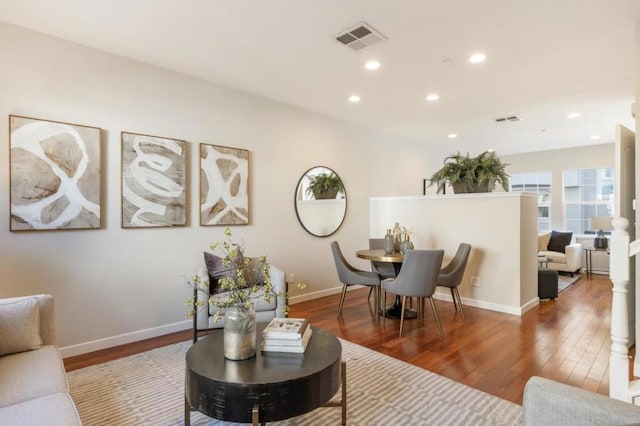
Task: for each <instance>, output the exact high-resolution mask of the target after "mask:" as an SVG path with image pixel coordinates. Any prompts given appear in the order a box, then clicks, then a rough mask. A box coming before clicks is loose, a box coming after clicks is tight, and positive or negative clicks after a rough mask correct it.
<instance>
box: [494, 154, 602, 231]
mask: <svg viewBox="0 0 640 426" xmlns="http://www.w3.org/2000/svg"><path fill="white" fill-rule="evenodd" d="M500 159H501V160H502V161H503V162H505V163H507V164H509V166H508V167H507V173H509V174H513V173H531V172H551V229H556V230H561V229H565V228H564V206H563V195H562V172H563V170H570V169H589V168H602V167H613V166H614V144H613V143H607V144H600V145H592V146H588V147H579V148H567V149H557V150H553V151H540V152H532V153H529V154H517V155H503V156H501V157H500Z"/></svg>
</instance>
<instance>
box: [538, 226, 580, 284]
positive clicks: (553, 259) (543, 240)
mask: <svg viewBox="0 0 640 426" xmlns="http://www.w3.org/2000/svg"><path fill="white" fill-rule="evenodd" d="M554 235H555V237H554ZM571 241H572V235H571V232H562V231H552V232H545V233H542V234H538V256H539V257H545V258H546V259H547V260H548V262H546V264H545V265H544V266H545V267H546V268H548V269H553V270H556V271H562V272H569V273H570V274H571V275H572V276H573V274H574V272H579V271H580V269H581V268H582V244H580V243H571ZM550 248H552V249H553V250H550ZM562 248H564V253H562V252H561V251H560V250H562Z"/></svg>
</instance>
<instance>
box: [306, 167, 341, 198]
mask: <svg viewBox="0 0 640 426" xmlns="http://www.w3.org/2000/svg"><path fill="white" fill-rule="evenodd" d="M339 192H344V186H343V184H342V180H340V178H339V177H338V175H336V174H335V173H324V172H323V173H320V174H317V175H315V176H313V177H312V178H310V180H309V187H308V188H307V190H306V193H307V195H313V198H315V199H316V200H330V199H333V198H336V196H337V195H338V193H339Z"/></svg>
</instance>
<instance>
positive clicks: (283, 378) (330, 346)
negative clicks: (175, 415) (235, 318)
mask: <svg viewBox="0 0 640 426" xmlns="http://www.w3.org/2000/svg"><path fill="white" fill-rule="evenodd" d="M265 326H266V324H259V325H258V327H257V336H258V347H259V346H260V341H261V340H262V330H263V329H264V327H265ZM312 329H313V336H312V337H311V340H310V341H309V345H308V346H307V349H306V351H305V352H304V353H303V354H292V353H275V352H261V351H260V350H258V353H257V354H256V356H254V357H253V358H249V359H246V360H241V361H231V360H227V359H225V358H224V351H223V340H224V330H222V329H219V330H214V331H213V332H212V333H210V334H209V335H208V336H206V337H203V338H202V339H200V340H199V341H198V342H196V343H195V344H194V345H193V346H191V348H189V350H188V351H187V355H186V379H185V414H184V422H185V426H189V425H190V423H191V411H193V410H195V411H199V412H201V413H203V414H206V415H207V416H209V417H213V418H215V419H218V420H225V421H231V422H239V423H251V424H253V425H254V426H257V425H258V424H262V425H264V424H265V423H266V422H272V421H277V420H282V419H287V418H290V417H295V416H299V415H301V414H304V413H308V412H309V411H312V410H314V409H316V408H318V407H322V406H325V407H341V408H342V424H343V425H344V424H346V421H347V373H346V364H345V363H344V362H342V360H341V357H342V345H341V344H340V341H339V340H338V339H337V338H336V337H335V336H334V335H332V334H331V333H328V332H326V331H324V330H322V329H319V328H316V327H312ZM341 384H342V399H341V401H339V402H331V401H330V399H331V398H332V397H333V396H334V395H335V394H336V392H337V391H338V389H340V386H341Z"/></svg>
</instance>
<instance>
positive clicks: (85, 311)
mask: <svg viewBox="0 0 640 426" xmlns="http://www.w3.org/2000/svg"><path fill="white" fill-rule="evenodd" d="M76 6H77V5H76ZM96 7H97V6H96ZM629 7H631V6H629ZM103 12H104V11H103ZM105 14H106V12H105ZM42 16H46V14H43V15H42ZM3 18H4V19H6V20H7V21H8V22H10V21H11V20H10V19H9V18H10V17H9V16H3V15H0V20H2V21H3V22H1V23H0V52H2V57H3V66H2V67H0V94H1V96H0V113H1V115H3V116H4V117H8V116H9V115H20V116H27V117H33V118H40V119H46V120H53V121H60V122H66V123H78V124H82V125H87V126H95V127H99V128H100V129H102V130H101V136H102V162H103V164H102V179H103V184H102V191H103V192H102V194H103V196H102V215H101V216H102V217H101V221H102V225H101V228H100V229H96V230H78V231H64V230H62V231H47V232H31V231H29V232H11V231H10V230H9V220H6V221H5V222H4V223H5V225H4V226H3V227H2V229H0V247H1V250H0V251H1V252H2V253H3V255H2V256H1V258H0V283H1V284H0V296H1V297H13V296H21V295H26V294H40V293H48V294H52V295H54V296H55V300H56V312H57V313H56V324H55V325H56V329H57V341H56V344H57V345H58V346H59V347H60V348H61V350H62V354H63V356H65V357H69V356H74V355H79V354H82V353H87V352H91V351H94V350H99V349H103V348H108V347H112V346H116V345H120V344H124V343H129V342H134V341H138V340H143V339H146V338H149V337H155V336H161V335H164V334H168V333H171V332H175V331H180V330H184V329H188V328H189V327H190V326H191V322H190V321H189V320H188V319H187V318H186V312H187V308H186V307H185V305H184V303H183V302H184V301H185V300H186V299H187V298H188V297H189V294H190V292H189V289H188V287H187V286H185V284H184V277H185V276H189V275H190V274H192V273H193V272H194V271H195V270H196V269H197V268H198V267H199V266H200V264H201V262H202V252H203V251H205V250H207V249H208V247H209V245H210V244H211V243H212V242H213V241H218V240H220V236H221V235H222V232H223V229H222V228H221V227H203V226H200V225H199V215H198V212H199V191H198V188H199V169H198V166H197V165H198V159H199V158H198V151H199V150H198V144H199V143H207V144H215V145H222V146H230V147H237V148H242V149H246V150H248V151H249V152H250V174H251V178H250V223H249V225H248V226H237V227H234V229H233V231H234V235H235V236H236V237H237V238H239V239H243V240H244V241H245V243H246V245H247V250H248V252H249V254H250V255H252V254H261V253H265V254H268V256H269V261H270V262H271V263H273V264H274V265H277V266H278V267H280V268H281V269H282V270H284V271H285V272H286V273H287V274H289V276H290V275H291V274H294V275H295V277H296V279H297V280H298V281H304V282H305V283H307V287H306V288H305V289H304V290H300V289H297V288H295V286H293V287H292V288H290V291H291V300H292V302H305V301H309V300H313V299H315V298H319V297H322V296H326V295H331V294H336V293H337V292H339V289H340V286H339V283H338V282H337V279H336V275H335V267H334V264H333V260H332V258H331V252H330V249H329V242H330V240H331V239H334V238H335V239H336V240H339V241H340V242H341V244H342V245H343V249H344V251H345V253H349V254H353V253H355V251H356V250H358V249H360V248H362V247H363V245H365V244H366V241H367V239H368V238H369V223H368V217H369V201H368V200H369V197H374V196H402V195H420V194H421V193H422V179H424V178H426V177H428V176H430V174H431V173H432V172H433V171H434V170H436V169H437V168H438V167H439V166H440V164H441V161H442V159H443V158H444V157H445V156H446V155H448V154H450V153H451V152H452V151H455V150H457V149H461V150H462V151H466V150H467V148H466V147H465V146H464V145H456V144H455V142H454V144H453V145H451V144H449V145H447V144H444V143H426V142H425V141H424V140H416V139H412V138H408V137H403V136H398V135H397V134H394V133H391V132H381V131H378V130H375V129H371V128H368V127H366V126H363V125H359V124H353V123H350V122H348V121H342V120H338V119H335V118H332V117H329V116H326V115H320V114H316V113H313V112H310V111H307V110H305V109H304V108H299V107H297V106H295V105H292V104H287V103H285V102H278V101H274V100H270V99H268V98H267V97H266V96H262V95H261V94H260V93H258V94H253V93H254V92H253V91H252V90H251V89H252V87H251V84H250V82H247V86H246V90H237V89H233V88H230V87H225V86H223V85H220V84H217V83H215V82H214V83H212V82H210V81H208V80H207V79H205V76H188V75H185V74H183V73H180V72H176V71H172V70H170V69H168V68H163V67H160V66H156V65H149V64H148V63H147V62H153V54H154V52H153V49H150V51H149V56H148V57H141V58H137V59H130V58H126V57H124V56H121V55H116V54H114V53H109V52H105V51H102V50H98V49H94V48H91V47H87V46H90V45H91V44H92V43H91V40H86V42H79V41H76V42H71V41H66V40H64V39H63V38H64V37H61V38H57V37H55V36H51V35H47V34H46V33H47V28H46V26H37V25H35V24H34V28H35V31H34V30H30V29H27V28H28V27H30V25H29V23H28V22H24V23H23V24H22V25H23V26H24V27H27V28H24V27H22V26H19V25H15V24H12V23H7V22H4V19H3ZM636 18H637V16H636ZM78 25H80V23H79V24H78ZM634 28H635V27H634ZM341 29H342V28H341V27H338V28H333V29H331V31H334V30H335V32H337V31H339V30H341ZM626 30H628V28H626ZM38 31H42V32H38ZM634 31H635V30H634ZM625 34H629V32H628V31H626V32H625ZM630 34H631V35H633V36H634V34H635V33H633V32H632V33H630ZM329 35H331V34H330V33H329V34H327V36H329ZM96 37H107V38H108V37H109V34H108V33H105V34H98V33H96ZM635 40H636V39H635V38H634V39H633V40H631V41H629V42H628V43H627V46H634V44H635ZM209 43H211V41H210V40H203V41H201V45H200V46H199V48H200V52H207V47H208V44H209ZM332 47H334V46H332ZM338 47H342V46H337V47H335V48H336V49H337V48H338ZM615 47H617V46H609V48H615ZM632 48H633V47H632ZM634 51H635V52H636V53H637V48H635V50H634ZM306 54H307V55H310V56H312V54H311V53H309V52H306ZM201 55H202V57H197V58H192V60H194V61H208V60H220V59H219V58H214V59H210V58H206V57H205V56H206V54H202V53H201ZM265 56H266V54H265ZM262 59H264V60H266V58H261V60H262ZM223 60H224V61H229V62H230V63H233V56H232V54H231V53H229V55H227V56H225V57H224V59H223ZM350 60H351V61H352V62H355V60H354V59H353V58H351V59H350ZM358 60H359V58H358ZM240 65H241V64H240ZM240 65H238V66H240ZM627 65H629V66H631V67H633V65H634V63H633V62H632V63H630V64H627ZM358 66H359V63H358ZM383 66H384V65H383ZM603 67H604V66H603ZM605 68H606V67H605ZM623 74H624V73H623V72H622V71H620V75H623ZM624 75H626V74H624ZM617 77H618V74H617V73H616V74H615V75H614V78H617ZM634 78H635V79H636V80H640V77H639V75H638V71H637V70H636V71H635V75H634ZM307 83H308V82H307ZM287 90H290V91H296V87H291V88H282V91H283V92H286V91H287ZM611 96H612V97H617V98H621V99H622V100H623V101H624V102H623V103H625V102H626V104H627V109H625V110H623V111H621V112H620V113H619V115H620V117H619V120H618V122H621V123H626V124H627V125H628V126H632V125H634V124H633V123H634V122H633V119H632V117H631V116H630V113H629V108H630V103H631V102H632V101H633V93H631V94H628V93H614V94H612V95H611ZM627 101H628V102H627ZM514 105H517V104H510V105H507V106H505V107H503V110H502V113H507V114H508V113H512V112H516V113H519V112H518V111H510V110H509V111H507V110H504V109H505V108H507V107H511V106H514ZM361 106H364V105H361ZM353 107H356V106H355V105H349V106H348V108H353ZM494 112H497V111H490V113H491V114H493V113H494ZM510 124H516V123H510ZM535 124H537V123H535ZM615 124H616V123H613V124H612V125H615ZM583 125H585V124H583ZM122 131H125V132H139V133H143V134H152V135H162V136H165V137H175V138H179V139H183V140H186V141H187V142H188V145H187V146H188V149H187V152H188V159H189V162H188V163H189V168H188V173H189V174H188V194H189V195H188V198H187V202H188V209H187V212H188V216H187V217H188V220H187V226H183V227H171V228H157V229H122V228H121V165H120V164H121V152H120V132H122ZM536 131H537V132H541V131H542V128H536ZM548 132H549V130H548ZM0 134H2V135H9V122H8V120H7V119H3V120H0ZM612 134H613V129H612V130H611V135H612ZM587 137H588V136H587ZM446 142H449V141H448V140H447V141H446ZM590 143H591V144H590V145H589V146H582V147H570V148H564V149H561V150H550V147H549V146H546V147H545V148H544V149H545V150H544V151H541V152H536V153H531V152H530V151H534V147H531V149H530V150H529V149H528V150H527V151H529V153H525V152H527V151H517V150H514V151H512V152H513V153H511V154H509V155H506V154H505V155H501V158H502V159H503V160H504V161H505V162H507V163H510V164H511V165H510V166H509V172H510V173H525V172H537V171H540V170H541V169H543V170H550V168H551V170H550V171H552V173H554V182H556V181H557V179H558V178H557V176H558V174H559V173H561V172H560V170H564V169H575V168H594V167H612V166H613V163H614V157H613V154H614V152H613V139H612V138H610V137H604V136H603V137H601V139H600V140H598V141H597V144H594V142H593V141H591V142H590ZM0 144H1V146H0V160H1V161H2V168H3V170H8V167H9V151H10V150H9V139H8V137H6V136H5V137H3V138H2V139H1V140H0ZM487 148H491V147H489V146H487ZM498 153H501V151H500V150H499V151H498ZM317 165H325V166H329V167H331V168H332V169H334V170H336V171H337V172H338V173H339V175H340V176H341V178H342V180H343V182H344V184H345V187H346V191H347V194H348V208H347V216H346V219H345V222H344V223H343V225H342V227H341V228H340V230H339V232H338V233H337V234H335V235H334V236H333V237H332V238H331V239H328V238H316V237H313V236H311V235H309V234H308V233H306V232H304V230H303V229H302V228H301V226H300V225H299V223H298V220H297V218H296V213H295V210H294V207H293V202H292V200H293V194H294V190H295V187H296V183H297V182H298V179H299V178H300V176H301V175H302V174H303V173H304V172H305V171H306V170H307V169H309V168H311V167H313V166H317ZM372 165H373V166H372ZM381 170H384V171H385V172H381ZM389 170H391V171H392V176H393V179H389V175H388V173H389V172H388V171H389ZM0 189H1V190H0V216H2V217H5V218H7V219H8V218H9V217H10V176H9V173H3V174H2V175H0ZM554 194H558V196H561V195H560V194H561V191H560V190H558V191H554ZM552 208H553V209H558V210H554V211H553V212H552V215H551V217H552V220H553V221H554V222H553V227H554V229H556V228H562V227H563V223H562V214H561V213H560V214H556V213H557V212H561V210H562V203H561V202H559V203H553V207H552ZM300 248H303V249H302V250H301V249H300ZM359 266H361V267H362V268H365V267H367V264H366V262H364V261H362V263H359Z"/></svg>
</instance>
